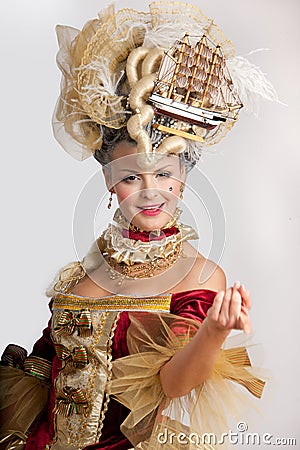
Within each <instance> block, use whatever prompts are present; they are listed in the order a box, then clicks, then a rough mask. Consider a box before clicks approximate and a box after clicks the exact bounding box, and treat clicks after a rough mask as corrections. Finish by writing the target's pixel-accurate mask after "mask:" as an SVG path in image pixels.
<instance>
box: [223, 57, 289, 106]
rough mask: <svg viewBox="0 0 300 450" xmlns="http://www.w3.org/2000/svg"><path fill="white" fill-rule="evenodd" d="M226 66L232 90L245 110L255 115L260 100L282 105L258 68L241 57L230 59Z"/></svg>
mask: <svg viewBox="0 0 300 450" xmlns="http://www.w3.org/2000/svg"><path fill="white" fill-rule="evenodd" d="M252 53H253V52H252ZM226 64H227V67H228V70H229V73H230V76H231V78H232V82H233V85H234V89H235V91H236V92H237V93H238V95H239V97H240V99H241V101H242V103H243V105H244V106H245V108H246V109H247V110H249V111H251V112H254V113H255V114H257V113H258V110H259V101H260V99H261V98H264V99H266V100H270V101H271V102H277V103H281V104H283V103H282V102H280V100H279V98H278V95H277V93H276V91H275V89H274V87H273V85H272V84H271V83H270V81H269V80H267V78H266V76H265V74H264V73H263V72H262V70H261V69H260V68H259V67H258V66H256V65H255V64H252V63H251V62H250V61H249V60H248V59H246V58H244V57H243V56H235V57H233V58H230V59H228V60H227V61H226Z"/></svg>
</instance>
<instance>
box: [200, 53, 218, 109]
mask: <svg viewBox="0 0 300 450" xmlns="http://www.w3.org/2000/svg"><path fill="white" fill-rule="evenodd" d="M218 56H221V54H220V46H219V45H217V46H216V49H215V51H214V52H213V59H212V62H211V66H210V69H209V73H208V77H207V82H206V86H205V89H204V93H203V97H202V101H201V108H203V106H204V101H205V97H206V94H207V91H208V88H209V84H210V82H211V78H212V76H213V72H214V68H215V64H216V61H217V58H218Z"/></svg>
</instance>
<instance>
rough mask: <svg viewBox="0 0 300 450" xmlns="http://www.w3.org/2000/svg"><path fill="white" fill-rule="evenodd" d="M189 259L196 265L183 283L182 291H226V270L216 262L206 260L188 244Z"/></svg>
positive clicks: (186, 250)
mask: <svg viewBox="0 0 300 450" xmlns="http://www.w3.org/2000/svg"><path fill="white" fill-rule="evenodd" d="M186 244H188V245H186V246H185V252H186V255H187V257H191V258H193V259H194V264H193V265H192V268H191V270H190V272H189V274H188V276H187V277H186V278H185V279H184V280H183V281H182V283H181V284H182V286H180V287H181V288H182V289H211V290H213V291H223V290H225V289H226V275H225V272H224V270H223V269H222V268H221V267H220V266H219V265H218V264H216V263H215V262H214V261H212V260H210V259H207V258H205V256H203V255H202V254H201V253H200V252H198V251H197V250H196V249H195V248H194V247H193V246H192V245H191V244H189V243H186Z"/></svg>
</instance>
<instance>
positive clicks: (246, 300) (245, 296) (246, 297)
mask: <svg viewBox="0 0 300 450" xmlns="http://www.w3.org/2000/svg"><path fill="white" fill-rule="evenodd" d="M239 292H240V294H241V297H242V302H243V304H244V305H245V306H246V308H248V309H251V306H252V302H251V297H250V292H249V289H246V288H245V286H244V285H243V284H241V285H240V288H239Z"/></svg>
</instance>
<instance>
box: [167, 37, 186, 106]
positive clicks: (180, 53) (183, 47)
mask: <svg viewBox="0 0 300 450" xmlns="http://www.w3.org/2000/svg"><path fill="white" fill-rule="evenodd" d="M188 36H189V34H188V33H185V36H184V38H183V40H182V44H181V48H180V50H179V57H178V60H177V63H176V67H175V70H174V73H173V77H172V81H171V84H170V89H169V92H168V97H167V98H171V96H172V93H173V91H174V86H175V81H176V78H177V74H178V72H179V67H180V64H181V61H182V56H183V54H184V50H185V46H186V44H187V43H188Z"/></svg>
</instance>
